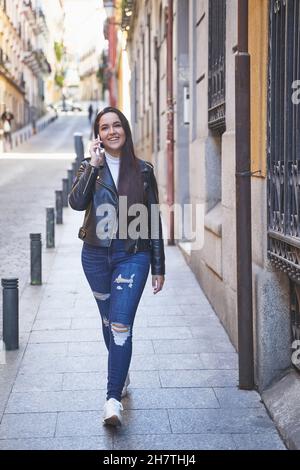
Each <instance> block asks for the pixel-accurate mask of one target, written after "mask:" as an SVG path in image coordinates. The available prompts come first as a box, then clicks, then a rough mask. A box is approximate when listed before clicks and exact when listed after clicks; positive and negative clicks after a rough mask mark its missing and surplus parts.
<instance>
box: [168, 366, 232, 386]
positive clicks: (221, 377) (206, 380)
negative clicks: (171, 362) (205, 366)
mask: <svg viewBox="0 0 300 470" xmlns="http://www.w3.org/2000/svg"><path fill="white" fill-rule="evenodd" d="M159 375H160V379H161V383H162V386H163V387H233V386H235V385H236V386H237V385H238V375H237V371H235V370H223V371H222V372H220V371H219V370H180V371H176V370H174V371H173V370H162V371H160V372H159Z"/></svg>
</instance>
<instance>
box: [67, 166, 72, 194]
mask: <svg viewBox="0 0 300 470" xmlns="http://www.w3.org/2000/svg"><path fill="white" fill-rule="evenodd" d="M72 186H73V170H68V194H69V193H70V192H71V189H72Z"/></svg>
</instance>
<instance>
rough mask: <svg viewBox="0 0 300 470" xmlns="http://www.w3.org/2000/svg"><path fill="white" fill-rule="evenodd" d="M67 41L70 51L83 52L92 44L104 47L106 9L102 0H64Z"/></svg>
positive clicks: (99, 48) (100, 47) (100, 48)
mask: <svg viewBox="0 0 300 470" xmlns="http://www.w3.org/2000/svg"><path fill="white" fill-rule="evenodd" d="M64 5H65V13H66V17H65V43H66V45H67V47H68V49H69V50H70V52H77V53H79V54H82V53H83V52H85V51H87V50H88V49H89V47H91V46H95V45H96V46H97V49H98V50H99V51H101V50H102V49H103V43H104V37H103V22H104V19H105V11H104V8H103V5H102V0H64Z"/></svg>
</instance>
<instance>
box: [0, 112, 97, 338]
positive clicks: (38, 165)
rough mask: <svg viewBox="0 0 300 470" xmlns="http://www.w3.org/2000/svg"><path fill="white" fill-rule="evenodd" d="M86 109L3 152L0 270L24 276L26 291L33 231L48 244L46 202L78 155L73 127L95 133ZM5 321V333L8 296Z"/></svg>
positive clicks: (21, 278)
mask: <svg viewBox="0 0 300 470" xmlns="http://www.w3.org/2000/svg"><path fill="white" fill-rule="evenodd" d="M88 124H89V123H88V119H87V116H86V115H78V114H74V115H62V116H60V117H59V119H57V120H56V121H54V123H52V124H51V125H50V126H48V127H46V129H44V130H43V131H42V132H41V133H39V134H37V135H35V136H34V137H32V138H31V139H30V140H29V141H27V142H26V143H24V144H23V145H21V146H19V147H18V148H17V149H14V151H13V152H12V153H5V154H2V155H0V201H1V210H0V226H1V228H2V230H1V231H0V259H1V263H0V276H1V278H6V277H17V278H19V290H20V293H22V291H23V289H24V286H25V283H26V282H27V281H28V279H29V276H30V240H29V234H30V233H41V234H42V242H43V244H45V230H46V207H54V205H55V193H54V191H55V190H56V189H61V188H62V178H66V176H67V170H68V169H69V168H71V163H72V161H73V160H74V143H73V133H74V132H81V133H83V135H84V138H85V142H87V138H88V136H89V125H88ZM0 305H1V314H0V317H1V326H0V331H1V334H2V296H1V299H0Z"/></svg>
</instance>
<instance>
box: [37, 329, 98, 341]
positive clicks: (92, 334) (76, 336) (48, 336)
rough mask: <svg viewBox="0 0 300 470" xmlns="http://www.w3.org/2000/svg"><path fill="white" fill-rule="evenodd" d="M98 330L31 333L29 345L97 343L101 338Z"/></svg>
mask: <svg viewBox="0 0 300 470" xmlns="http://www.w3.org/2000/svg"><path fill="white" fill-rule="evenodd" d="M101 335H102V333H101V331H99V330H56V331H33V332H32V333H31V335H30V338H29V342H30V343H61V342H65V343H69V342H74V341H76V342H77V341H97V340H99V339H100V338H101Z"/></svg>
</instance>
